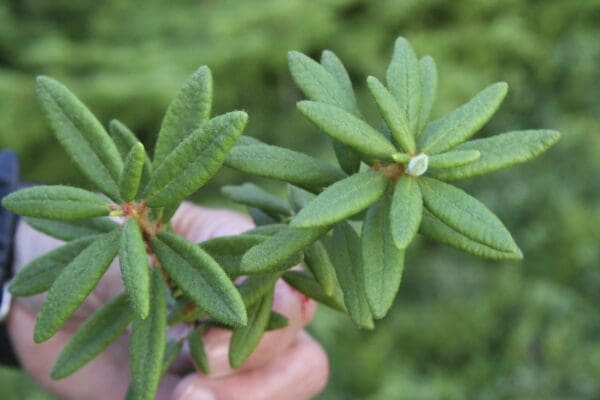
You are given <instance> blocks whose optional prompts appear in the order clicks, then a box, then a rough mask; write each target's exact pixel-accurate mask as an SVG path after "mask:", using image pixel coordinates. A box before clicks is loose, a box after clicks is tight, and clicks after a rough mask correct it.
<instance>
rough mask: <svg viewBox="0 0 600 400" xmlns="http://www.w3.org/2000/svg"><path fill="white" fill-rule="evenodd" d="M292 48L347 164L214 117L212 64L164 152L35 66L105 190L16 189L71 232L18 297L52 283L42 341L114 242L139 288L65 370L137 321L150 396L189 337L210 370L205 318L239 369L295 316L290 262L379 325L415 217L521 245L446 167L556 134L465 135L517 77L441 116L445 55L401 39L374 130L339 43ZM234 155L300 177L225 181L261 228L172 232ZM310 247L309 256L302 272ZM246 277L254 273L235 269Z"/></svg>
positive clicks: (298, 73) (307, 282)
mask: <svg viewBox="0 0 600 400" xmlns="http://www.w3.org/2000/svg"><path fill="white" fill-rule="evenodd" d="M288 61H289V66H290V71H291V73H292V77H293V79H294V81H295V82H296V83H297V85H298V86H299V88H300V89H301V90H302V91H303V92H304V94H305V95H306V96H307V97H308V99H309V100H304V101H300V102H299V103H298V109H299V111H300V112H301V113H302V114H303V115H304V116H305V117H306V118H308V119H309V120H310V121H311V122H313V123H314V124H315V125H316V126H317V127H318V128H319V129H320V130H322V131H323V132H324V133H325V134H327V135H328V136H330V137H331V138H332V139H333V146H334V150H335V154H336V157H337V160H338V163H339V167H337V166H335V165H332V164H330V163H327V162H325V161H322V160H319V159H316V158H314V157H312V156H309V155H306V154H302V153H299V152H295V151H292V150H289V149H284V148H280V147H276V146H272V145H269V144H266V143H262V142H260V141H258V140H256V139H253V138H250V137H247V136H241V135H242V132H243V130H244V128H245V125H246V122H247V115H246V114H245V113H244V112H242V111H233V112H229V113H225V114H222V115H219V116H216V117H211V115H210V114H211V105H212V95H213V82H212V75H211V72H210V70H209V69H208V68H207V67H201V68H199V69H198V70H197V71H196V72H195V73H194V74H193V75H192V76H191V77H190V78H189V79H188V80H187V81H186V82H185V83H184V85H183V86H182V88H181V89H180V90H179V92H178V93H177V95H176V96H175V99H174V100H173V101H172V103H171V104H170V106H169V107H168V109H167V112H166V114H165V117H164V119H163V123H162V126H161V128H160V131H159V133H158V138H157V142H156V146H155V151H154V156H153V157H152V159H151V158H150V157H149V155H148V153H147V152H146V150H145V148H144V146H143V145H142V144H141V143H140V142H139V141H138V139H137V138H136V136H135V134H133V132H131V131H130V130H129V129H128V128H127V127H126V126H125V125H124V124H122V123H121V122H119V121H117V120H112V121H111V122H110V124H109V128H108V132H107V131H106V130H105V129H104V127H103V126H102V125H101V124H100V122H98V120H97V119H96V118H95V117H94V116H93V114H92V113H91V112H90V111H89V110H88V109H87V107H86V106H85V105H84V104H83V103H81V101H79V100H78V99H77V97H76V96H75V95H74V94H72V93H71V92H70V91H69V90H68V89H67V88H66V87H65V86H63V85H62V84H60V83H59V82H57V81H55V80H53V79H51V78H48V77H40V78H38V81H37V92H38V98H39V100H40V104H41V106H42V110H43V112H44V114H45V116H46V118H47V119H48V121H49V122H50V126H51V127H52V129H53V132H54V133H55V135H56V137H57V138H58V140H59V142H60V143H61V144H62V145H63V147H64V148H65V150H66V151H67V153H68V154H69V156H70V157H71V158H72V159H73V161H74V162H75V164H76V165H77V166H78V167H79V168H80V169H81V171H82V172H83V174H84V175H85V176H86V177H87V178H88V180H89V182H90V183H91V184H92V185H93V188H94V190H96V191H98V192H99V193H96V192H92V191H88V190H84V189H80V188H75V187H68V186H60V185H59V186H38V187H32V188H27V189H23V190H21V191H18V192H16V193H13V194H12V195H10V196H7V197H6V198H4V200H3V202H2V204H3V206H4V207H6V208H7V209H9V210H11V211H13V212H15V213H18V214H20V215H23V216H25V217H27V221H28V222H29V223H30V224H31V225H32V226H33V227H35V228H36V229H39V230H40V231H42V232H45V233H47V234H50V235H52V236H54V237H57V238H59V239H62V240H65V241H67V243H65V244H64V245H63V246H61V247H59V248H57V249H55V250H53V251H51V252H50V253H48V254H46V255H44V256H42V257H40V258H38V259H36V260H34V261H32V262H31V263H30V264H28V265H27V266H25V267H24V268H23V269H22V270H21V271H20V272H19V273H18V274H17V276H16V277H15V279H14V280H13V281H12V283H11V286H10V290H11V291H12V293H13V294H15V295H20V296H31V295H35V294H39V293H42V292H44V291H48V296H47V298H46V301H45V302H44V304H43V306H42V309H41V311H40V313H39V314H38V317H37V320H36V326H35V334H34V340H35V341H36V342H43V341H45V340H48V339H49V338H51V337H52V336H53V335H54V334H55V333H56V332H57V331H58V330H59V329H60V328H61V327H62V325H63V324H64V322H65V321H66V320H67V319H68V318H69V317H70V316H71V315H72V314H73V313H74V312H75V310H77V308H78V307H79V306H80V305H81V304H82V303H83V302H84V301H85V299H86V298H87V296H88V295H89V294H90V293H91V292H92V291H93V290H94V288H95V287H96V285H97V284H98V282H99V280H100V278H101V277H102V275H103V274H104V272H105V271H106V270H107V269H108V267H109V265H110V264H111V262H112V261H113V259H114V258H115V257H117V256H118V259H119V262H120V267H121V275H122V278H123V283H124V286H125V292H124V293H122V294H120V295H118V296H117V297H115V298H114V299H113V300H111V301H109V302H108V303H107V304H106V305H105V306H103V307H102V308H101V309H99V310H98V311H96V313H94V314H93V315H92V316H91V317H90V318H89V319H88V320H87V321H86V322H85V323H84V324H82V325H81V327H80V328H79V330H78V331H77V332H76V334H75V335H74V336H73V338H72V339H71V341H70V342H69V344H67V346H66V347H65V349H64V350H63V352H62V353H61V355H60V356H59V358H58V360H57V362H56V365H55V367H54V369H53V372H52V377H53V378H54V379H61V378H64V377H66V376H68V375H70V374H71V373H73V372H74V371H76V370H77V369H78V368H80V367H81V366H82V365H84V364H85V363H86V362H88V361H90V360H91V359H92V358H93V357H95V356H96V355H97V354H99V353H100V352H101V351H103V350H104V349H105V348H106V347H107V346H108V345H109V344H110V343H111V342H112V341H113V340H115V339H116V338H117V337H118V336H119V335H120V334H121V333H122V332H123V331H124V330H125V329H126V327H127V326H128V325H129V324H131V326H132V328H131V332H132V334H131V346H130V349H131V375H132V380H131V386H130V390H129V393H128V396H129V398H133V399H151V398H153V397H154V394H155V391H156V388H157V386H158V382H159V380H160V378H161V376H162V374H164V373H165V372H166V371H167V370H168V369H169V367H170V365H171V364H172V362H173V361H174V360H175V359H176V357H177V356H178V354H179V352H180V350H181V348H182V345H183V342H184V341H187V342H188V344H189V348H190V352H191V356H192V358H193V362H194V364H195V366H196V367H197V368H198V369H199V370H200V371H203V372H204V373H208V372H209V370H210V366H209V365H208V361H207V357H206V354H205V352H204V345H203V343H202V336H201V334H202V332H203V331H204V330H205V329H207V328H209V327H211V326H220V327H224V328H227V329H231V330H232V331H233V335H232V339H231V346H230V353H229V360H230V364H231V365H232V366H233V367H238V366H240V365H241V364H243V362H244V361H245V360H246V359H247V357H249V356H250V354H252V352H253V351H254V350H255V348H256V347H257V345H258V343H259V341H260V338H261V337H262V335H263V334H264V333H265V332H266V331H268V330H271V329H279V328H282V327H284V326H286V325H287V320H286V319H285V317H283V316H281V315H280V314H277V313H275V312H274V311H272V304H273V296H274V290H275V282H276V281H277V280H278V279H279V278H283V279H284V280H285V281H286V282H287V283H288V284H290V285H291V286H293V287H295V288H296V289H297V290H299V291H300V292H302V293H304V294H306V295H307V296H309V297H311V298H313V299H315V300H317V301H319V302H321V303H323V304H325V305H327V306H329V307H331V308H333V309H336V310H338V311H340V312H344V313H347V314H348V315H349V316H350V318H351V319H352V320H353V321H354V322H355V323H356V324H357V325H358V326H360V327H363V328H367V329H371V328H373V326H374V320H376V319H380V318H383V317H384V316H385V315H386V314H387V312H388V310H389V308H390V307H391V305H392V302H393V300H394V298H395V296H396V293H397V291H398V289H399V286H400V282H401V277H402V271H403V268H404V257H405V251H406V249H407V248H408V246H409V245H410V244H411V243H412V242H413V240H414V238H415V236H416V234H417V233H418V232H420V233H422V234H423V235H425V236H427V237H430V238H433V239H436V240H438V241H440V242H442V243H446V244H448V245H451V246H454V247H457V248H459V249H462V250H464V251H467V252H470V253H473V254H475V255H479V256H482V257H486V258H492V259H519V258H521V257H522V253H521V250H520V249H519V248H518V246H517V244H516V243H515V241H514V240H513V238H512V236H511V235H510V233H509V232H508V230H507V229H506V227H505V226H504V225H503V223H502V222H501V221H500V220H499V219H498V218H497V217H496V216H495V215H494V214H493V213H492V212H491V211H490V210H488V208H487V207H486V206H485V205H483V204H482V203H481V202H479V201H478V200H477V199H475V198H473V197H471V196H470V195H468V194H467V193H465V192H464V191H462V190H461V189H459V188H457V187H454V186H452V185H449V184H448V183H446V182H447V181H452V180H458V179H464V178H469V177H473V176H478V175H483V174H486V173H489V172H493V171H496V170H499V169H502V168H506V167H508V166H511V165H513V164H516V163H520V162H524V161H527V160H529V159H531V158H533V157H535V156H537V155H539V154H541V153H543V152H544V151H545V150H547V149H548V148H549V147H550V146H552V145H553V144H554V143H555V142H556V141H557V140H558V138H559V136H560V135H559V133H558V132H555V131H551V130H535V131H533V130H531V131H514V132H508V133H504V134H500V135H497V136H494V137H491V138H485V139H477V140H472V141H467V140H468V139H469V138H470V137H471V136H473V135H474V134H475V133H476V132H477V131H478V130H479V129H480V128H482V126H483V125H484V124H485V123H486V122H487V121H488V120H489V119H490V118H491V116H492V115H493V114H494V113H495V112H496V110H497V109H498V107H499V106H500V103H501V101H502V99H503V98H504V96H505V95H506V93H507V85H506V84H505V83H496V84H493V85H491V86H489V87H488V88H486V89H484V90H483V91H482V92H480V93H479V94H477V95H476V96H474V97H473V98H472V99H471V100H470V101H468V102H467V103H465V104H464V105H462V106H460V107H459V108H458V109H457V110H455V111H453V112H451V113H449V114H447V115H445V116H442V117H440V118H438V119H435V120H433V121H429V114H430V112H431V109H432V105H433V102H434V99H435V95H436V88H437V70H436V66H435V62H434V61H433V59H432V58H431V57H429V56H425V57H423V58H421V59H418V58H417V56H416V54H415V52H414V51H413V49H412V47H411V46H410V44H409V43H408V41H406V40H405V39H404V38H399V39H398V40H397V41H396V44H395V47H394V53H393V56H392V60H391V63H390V65H389V67H388V70H387V73H386V84H383V83H382V82H380V81H379V80H378V79H377V78H375V77H372V76H370V77H368V78H367V87H368V88H369V91H370V93H371V95H372V98H373V100H374V101H375V103H376V105H377V108H378V110H379V113H380V115H381V118H382V120H383V122H384V124H383V128H381V129H377V128H375V127H373V125H372V124H370V123H369V122H367V121H366V120H365V118H364V116H363V115H362V113H361V111H360V109H359V107H358V105H357V101H356V98H355V95H354V91H353V88H352V83H351V80H350V77H349V75H348V73H347V72H346V69H345V68H344V66H343V64H342V62H341V61H340V60H339V58H337V56H336V55H335V54H334V53H333V52H331V51H324V52H323V54H322V57H321V60H320V62H317V61H314V60H312V59H310V58H309V57H307V56H305V55H303V54H301V53H298V52H290V53H289V55H288ZM109 133H110V134H109ZM222 165H227V166H229V167H231V168H235V169H237V170H240V171H243V172H246V173H249V174H252V175H256V176H260V177H266V178H271V179H275V180H278V181H284V182H287V183H288V196H287V198H286V199H282V198H280V197H278V196H275V195H273V194H271V193H269V192H268V191H265V190H264V189H262V188H260V187H258V186H256V185H254V184H250V183H246V184H243V185H241V186H226V187H224V188H223V190H222V192H223V194H224V195H225V196H227V197H228V198H230V199H231V200H233V201H236V202H239V203H241V204H244V205H246V206H247V207H248V209H249V212H250V214H251V215H252V217H253V219H254V221H255V223H256V225H257V227H256V228H255V229H253V230H252V231H250V232H247V233H244V234H242V235H237V236H229V237H221V238H216V239H212V240H209V241H206V242H204V243H200V244H197V243H192V242H190V241H188V240H187V239H185V238H183V237H181V236H178V235H177V234H175V233H173V232H172V231H171V229H170V224H169V220H170V218H171V216H172V215H173V213H174V212H175V210H176V209H177V208H178V206H179V205H180V204H181V202H182V201H183V200H184V199H185V198H187V197H188V196H189V195H191V194H192V193H194V192H196V191H197V190H198V189H200V188H201V187H202V186H203V185H204V184H205V183H206V182H207V181H208V180H210V179H211V178H212V177H213V176H214V174H215V173H216V172H217V171H218V170H219V168H220V167H221V166H222ZM109 217H113V219H110V218H109ZM115 218H117V219H119V221H118V222H116V221H114V219H115ZM357 227H360V229H359V231H360V233H359V231H357V230H356V229H355V228H357ZM301 262H304V266H305V268H304V270H290V268H292V267H293V266H295V265H297V264H299V263H301ZM240 276H244V277H245V279H244V280H243V281H242V282H241V283H237V284H236V282H238V281H237V280H236V278H238V277H240ZM176 323H185V324H187V326H188V328H189V330H188V333H187V334H186V335H185V337H182V338H179V339H177V340H175V341H170V342H167V341H166V332H167V329H168V326H169V325H172V324H176Z"/></svg>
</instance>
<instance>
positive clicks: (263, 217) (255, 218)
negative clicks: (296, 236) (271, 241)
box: [248, 207, 278, 226]
mask: <svg viewBox="0 0 600 400" xmlns="http://www.w3.org/2000/svg"><path fill="white" fill-rule="evenodd" d="M248 212H249V213H250V217H251V218H252V222H254V225H256V226H262V225H272V224H275V223H277V221H278V218H275V217H272V216H270V215H269V214H267V213H265V212H263V211H262V210H259V209H258V208H254V207H248Z"/></svg>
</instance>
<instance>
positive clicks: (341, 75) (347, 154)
mask: <svg viewBox="0 0 600 400" xmlns="http://www.w3.org/2000/svg"><path fill="white" fill-rule="evenodd" d="M321 65H322V66H323V67H324V68H325V69H326V70H327V72H329V73H330V74H331V75H333V77H334V78H335V79H336V80H337V81H338V84H339V85H340V87H341V88H342V90H343V91H344V94H345V98H346V100H345V103H346V104H352V105H353V107H351V108H348V109H346V111H348V112H351V113H353V114H354V115H356V116H357V117H360V111H359V109H358V105H356V98H355V96H354V89H353V88H352V81H351V80H350V76H349V75H348V71H346V68H345V67H344V64H342V61H341V60H340V59H339V58H338V57H337V56H336V55H335V54H334V53H333V52H331V51H329V50H325V51H323V53H322V54H321ZM333 150H334V152H335V157H336V158H337V160H338V162H339V164H340V166H341V167H342V169H343V170H344V171H345V172H346V173H347V174H353V173H356V172H358V169H359V167H360V157H359V156H358V155H357V154H356V153H355V152H353V151H352V149H351V148H350V147H348V146H346V145H345V144H343V143H340V142H338V141H334V142H333Z"/></svg>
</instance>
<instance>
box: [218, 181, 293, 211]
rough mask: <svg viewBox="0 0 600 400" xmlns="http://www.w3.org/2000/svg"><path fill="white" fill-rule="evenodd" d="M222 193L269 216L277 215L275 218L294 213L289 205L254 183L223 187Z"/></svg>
mask: <svg viewBox="0 0 600 400" xmlns="http://www.w3.org/2000/svg"><path fill="white" fill-rule="evenodd" d="M221 193H223V194H224V195H225V196H226V197H227V198H228V199H230V200H233V201H235V202H237V203H241V204H245V205H247V206H250V207H256V208H258V209H260V210H262V211H265V212H266V213H267V214H275V216H277V215H290V214H291V212H292V210H291V209H290V206H289V204H288V203H286V202H285V201H283V200H281V199H280V198H278V197H276V196H274V195H272V194H271V193H269V192H267V191H266V190H264V189H262V188H260V187H258V186H256V185H255V184H253V183H244V184H242V185H238V186H223V187H222V188H221Z"/></svg>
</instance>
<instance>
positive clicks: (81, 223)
mask: <svg viewBox="0 0 600 400" xmlns="http://www.w3.org/2000/svg"><path fill="white" fill-rule="evenodd" d="M25 221H26V222H27V224H29V225H30V226H32V227H33V228H35V229H36V230H38V231H40V232H43V233H45V234H46V235H50V236H52V237H55V238H57V239H61V240H65V241H69V240H73V239H79V238H82V237H84V236H90V235H97V234H100V233H108V232H110V231H112V230H114V229H115V228H117V227H118V226H119V224H117V223H116V222H114V221H112V220H110V219H109V218H107V217H99V218H90V219H80V220H77V221H54V220H48V219H40V218H25Z"/></svg>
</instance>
